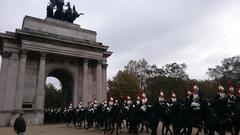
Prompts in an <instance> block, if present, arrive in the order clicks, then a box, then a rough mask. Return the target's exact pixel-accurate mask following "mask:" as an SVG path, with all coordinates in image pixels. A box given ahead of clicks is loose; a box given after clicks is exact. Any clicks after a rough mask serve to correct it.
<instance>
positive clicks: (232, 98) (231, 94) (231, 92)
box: [227, 86, 236, 105]
mask: <svg viewBox="0 0 240 135" xmlns="http://www.w3.org/2000/svg"><path fill="white" fill-rule="evenodd" d="M227 99H228V104H229V105H233V104H234V103H235V99H236V97H235V95H234V88H233V87H232V86H230V87H229V89H228V95H227Z"/></svg>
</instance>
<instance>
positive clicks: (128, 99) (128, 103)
mask: <svg viewBox="0 0 240 135" xmlns="http://www.w3.org/2000/svg"><path fill="white" fill-rule="evenodd" d="M132 104H133V102H132V100H131V97H130V96H127V98H126V100H125V108H126V109H127V110H129V108H130V106H131V105H132Z"/></svg>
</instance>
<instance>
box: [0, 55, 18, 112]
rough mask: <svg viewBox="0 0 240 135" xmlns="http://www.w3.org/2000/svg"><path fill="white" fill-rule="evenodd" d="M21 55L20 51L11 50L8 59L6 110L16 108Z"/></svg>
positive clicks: (5, 94)
mask: <svg viewBox="0 0 240 135" xmlns="http://www.w3.org/2000/svg"><path fill="white" fill-rule="evenodd" d="M18 65H19V55H18V52H11V56H10V57H9V59H8V70H7V77H6V78H5V79H6V81H5V83H6V84H5V93H4V99H5V100H4V102H3V103H4V105H3V106H4V107H3V108H4V110H6V111H10V110H14V109H15V102H16V99H15V95H16V88H17V75H18Z"/></svg>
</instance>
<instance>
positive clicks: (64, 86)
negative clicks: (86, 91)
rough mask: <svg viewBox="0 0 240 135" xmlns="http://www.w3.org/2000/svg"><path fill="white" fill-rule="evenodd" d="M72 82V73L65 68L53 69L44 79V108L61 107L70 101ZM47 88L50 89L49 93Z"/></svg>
mask: <svg viewBox="0 0 240 135" xmlns="http://www.w3.org/2000/svg"><path fill="white" fill-rule="evenodd" d="M73 83H74V81H73V75H72V74H71V73H70V72H68V71H67V70H65V69H55V70H53V71H51V72H50V73H49V74H48V75H47V79H46V87H45V88H46V94H45V108H47V107H50V108H62V109H63V108H66V107H67V106H68V105H69V104H70V103H72V101H73ZM47 90H48V91H49V90H50V93H47ZM53 99H54V100H55V101H53ZM49 105H53V106H49Z"/></svg>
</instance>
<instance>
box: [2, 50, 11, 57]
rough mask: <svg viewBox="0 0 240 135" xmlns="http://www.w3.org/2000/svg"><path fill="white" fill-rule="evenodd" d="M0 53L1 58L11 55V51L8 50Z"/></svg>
mask: <svg viewBox="0 0 240 135" xmlns="http://www.w3.org/2000/svg"><path fill="white" fill-rule="evenodd" d="M0 55H1V56H2V58H10V57H11V55H12V52H9V51H0Z"/></svg>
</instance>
